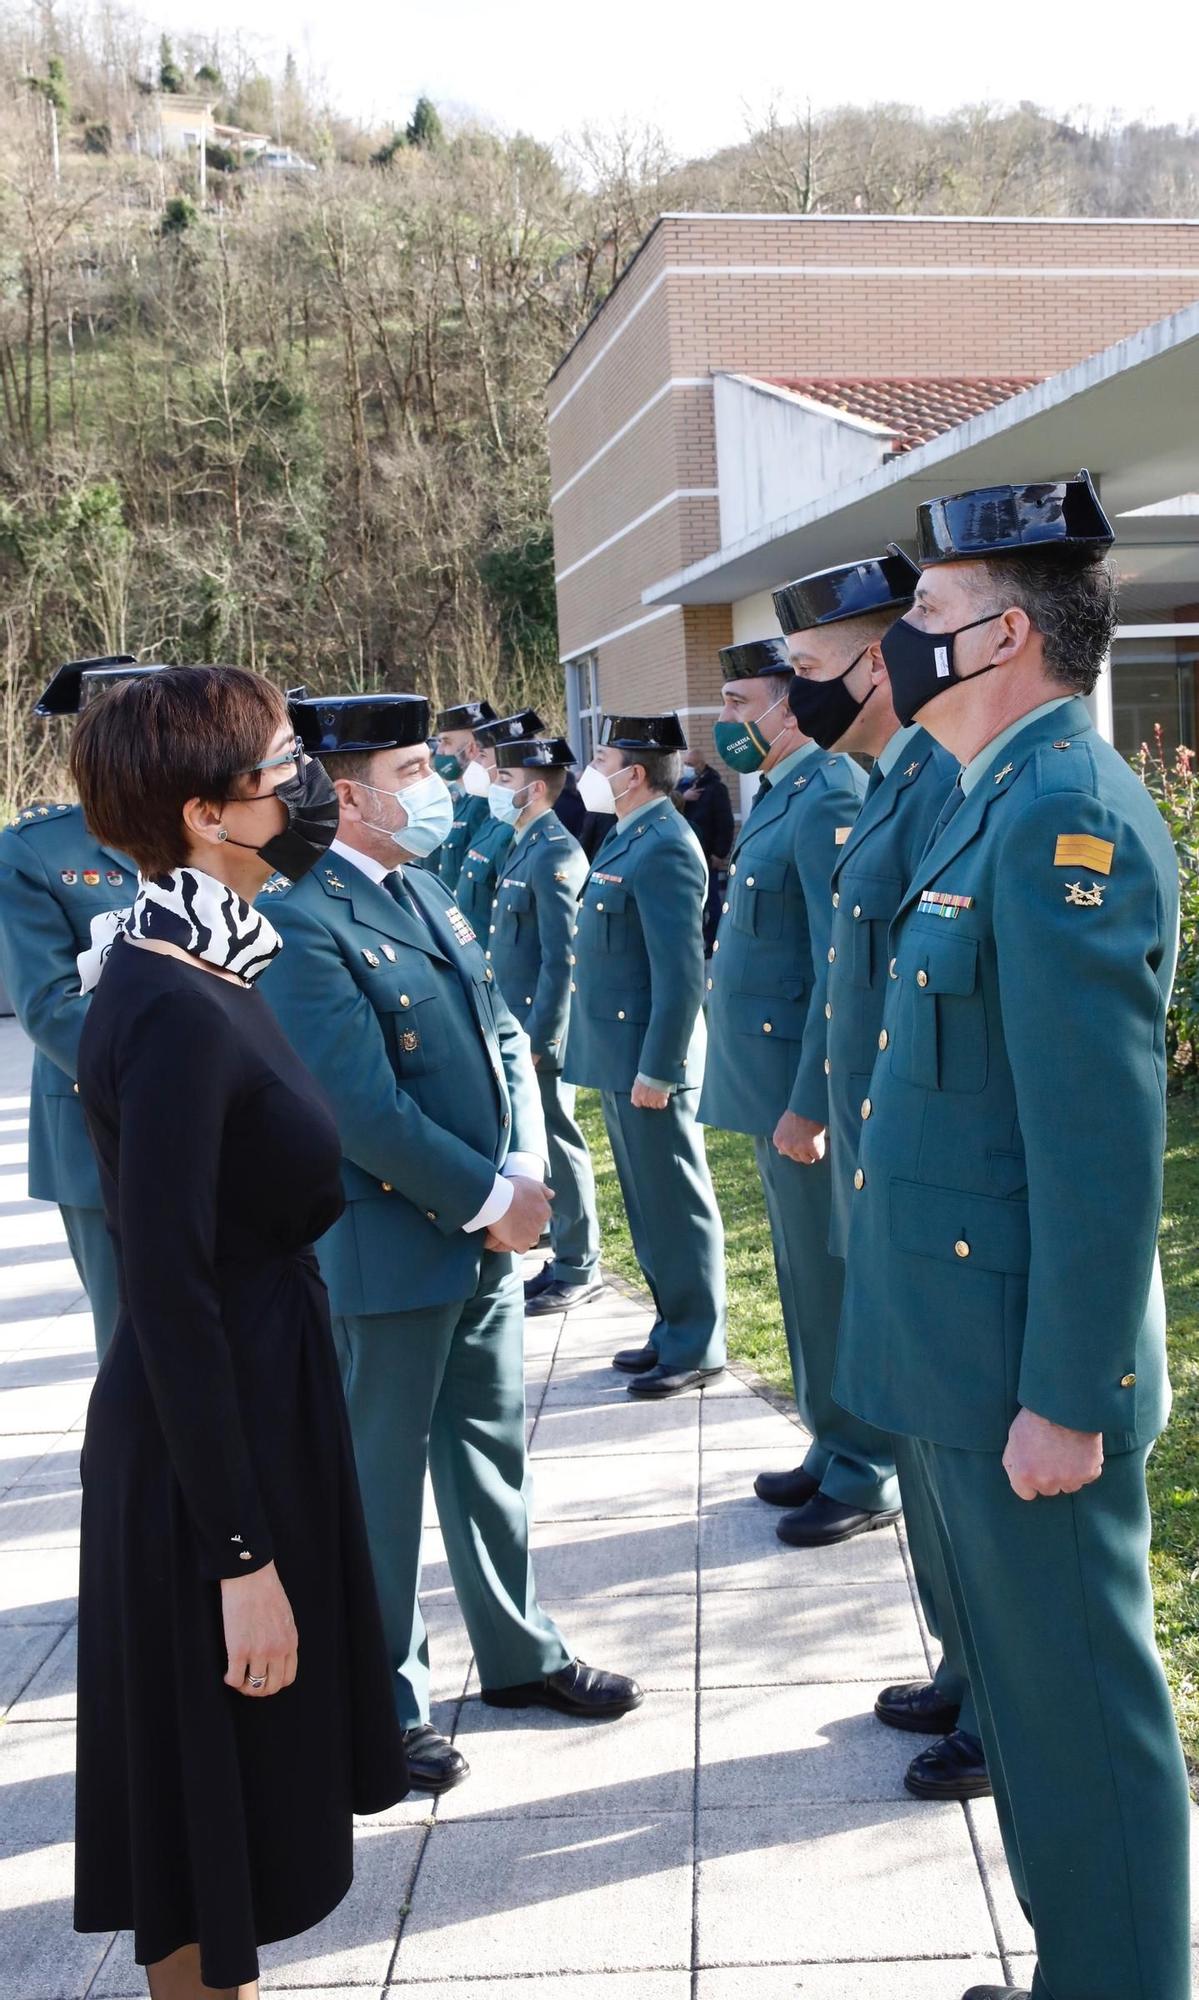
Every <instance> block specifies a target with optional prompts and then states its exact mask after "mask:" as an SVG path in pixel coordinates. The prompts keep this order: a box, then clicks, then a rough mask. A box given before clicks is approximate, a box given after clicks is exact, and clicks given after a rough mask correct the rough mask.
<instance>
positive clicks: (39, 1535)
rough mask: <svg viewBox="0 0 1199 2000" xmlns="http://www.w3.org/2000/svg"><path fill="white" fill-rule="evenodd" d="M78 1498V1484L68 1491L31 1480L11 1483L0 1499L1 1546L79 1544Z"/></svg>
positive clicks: (64, 1546) (61, 1546) (29, 1547)
mask: <svg viewBox="0 0 1199 2000" xmlns="http://www.w3.org/2000/svg"><path fill="white" fill-rule="evenodd" d="M80 1500H81V1495H80V1493H79V1489H78V1487H76V1488H75V1489H74V1491H72V1492H68V1493H59V1492H57V1491H56V1490H55V1488H54V1487H53V1486H52V1485H45V1484H38V1483H36V1482H33V1481H30V1482H28V1483H26V1482H24V1481H22V1482H21V1483H19V1484H18V1485H16V1486H14V1487H10V1489H9V1491H8V1492H7V1493H6V1494H5V1495H4V1498H3V1499H2V1500H0V1548H3V1549H5V1550H44V1549H75V1548H78V1546H79V1507H80Z"/></svg>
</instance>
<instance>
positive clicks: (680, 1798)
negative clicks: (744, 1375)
mask: <svg viewBox="0 0 1199 2000" xmlns="http://www.w3.org/2000/svg"><path fill="white" fill-rule="evenodd" d="M27 1093H28V1051H27V1047H26V1045H25V1043H24V1041H23V1038H22V1037H21V1035H20V1033H19V1031H18V1030H17V1029H16V1027H15V1024H13V1023H12V1022H9V1021H5V1022H0V1715H3V1717H4V1721H3V1723H2V1724H0V2000H85V1996H86V1997H87V2000H123V1996H133V1995H140V1994H144V1992H145V1983H144V1978H143V1976H142V1975H141V1974H140V1972H139V1971H138V1969H137V1968H136V1966H135V1965H134V1963H133V1959H132V1955H131V1952H130V1950H129V1941H128V1939H127V1938H126V1937H124V1936H117V1937H77V1936H76V1935H75V1934H74V1933H73V1931H72V1929H71V1902H70V1898H71V1827H72V1779H71V1770H72V1758H73V1702H74V1692H73V1691H74V1633H73V1618H74V1594H75V1572H76V1560H77V1553H76V1552H77V1523H78V1471H77V1468H78V1446H79V1438H80V1431H81V1427H82V1423H83V1418H84V1412H85V1408H86V1403H87V1396H88V1389H89V1383H90V1378H91V1374H92V1349H91V1327H90V1321H89V1318H88V1315H87V1310H86V1301H85V1300H84V1298H83V1297H82V1296H81V1294H80V1292H79V1287H78V1284H77V1282H76V1279H75V1273H74V1269H73V1266H72V1265H71V1262H70V1259H69V1257H68V1256H67V1252H66V1247H65V1244H64V1242H63V1240H62V1235H61V1231H60V1228H59V1224H58V1217H57V1214H56V1213H55V1211H53V1210H52V1209H47V1208H46V1207H44V1206H42V1205H39V1204H35V1203H30V1202H29V1201H27V1200H26V1198H25V1171H24V1153H25V1137H24V1135H25V1125H26V1116H27V1103H28V1095H27ZM646 1326H647V1314H646V1312H645V1310H644V1308H643V1306H642V1305H641V1303H640V1301H638V1300H637V1299H635V1298H632V1297H629V1296H626V1295H624V1294H622V1293H621V1292H617V1291H610V1292H608V1293H606V1294H605V1295H604V1297H603V1298H601V1299H600V1300H598V1301H597V1302H596V1303H595V1304H594V1305H592V1306H589V1307H586V1308H584V1309H583V1310H581V1311H579V1312H576V1313H573V1314H571V1315H570V1316H569V1317H568V1318H566V1319H565V1321H564V1320H563V1319H562V1318H561V1317H559V1318H554V1319H541V1320H532V1321H530V1322H529V1329H528V1385H529V1411H530V1428H531V1438H532V1452H533V1458H534V1469H535V1474H536V1510H537V1518H538V1526H537V1530H536V1542H535V1547H536V1553H537V1565H538V1577H539V1588H540V1593H541V1596H542V1598H543V1600H544V1601H545V1603H546V1604H547V1605H548V1606H549V1607H550V1608H551V1609H552V1610H553V1611H554V1612H555V1614H556V1615H557V1616H558V1617H559V1620H560V1622H561V1623H562V1624H563V1626H564V1628H565V1630H566V1632H567V1634H568V1637H569V1639H570V1641H571V1643H572V1644H573V1645H574V1646H575V1647H576V1648H577V1650H578V1652H579V1654H580V1655H581V1656H582V1657H583V1658H584V1659H587V1660H590V1661H592V1662H594V1663H596V1664H602V1665H612V1666H615V1667H619V1668H622V1669H625V1670H627V1671H630V1672H633V1673H636V1674H637V1675H638V1676H639V1677H640V1678H641V1679H642V1681H643V1682H644V1684H645V1686H646V1688H647V1690H648V1691H649V1694H648V1699H647V1701H646V1703H645V1706H644V1707H643V1709H641V1710H640V1711H639V1712H638V1713H637V1714H636V1715H634V1716H631V1717H628V1718H626V1719H625V1720H623V1721H620V1722H618V1723H615V1724H609V1725H606V1726H596V1725H592V1726H584V1725H581V1724H580V1725H575V1724H572V1723H571V1722H570V1721H568V1720H567V1719H566V1718H563V1717H556V1716H551V1715H550V1714H548V1713H546V1712H531V1713H528V1714H521V1713H514V1712H506V1711H502V1710H490V1709H485V1708H484V1707H483V1706H482V1704H481V1703H480V1701H479V1700H478V1684H477V1681H476V1679H475V1677H474V1674H473V1669H472V1661H471V1653H470V1646H469V1643H468V1641H467V1638H466V1635H465V1632H464V1631H463V1628H462V1625H461V1622H460V1620H459V1618H458V1615H457V1611H456V1607H455V1603H454V1597H453V1592H452V1589H451V1586H450V1582H449V1576H448V1571H447V1569H446V1564H445V1556H444V1550H443V1548H442V1545H441V1541H440V1536H439V1534H438V1531H437V1528H436V1524H435V1521H434V1520H433V1518H432V1510H431V1509H430V1525H429V1527H428V1529H427V1531H426V1541H427V1568H426V1572H425V1593H424V1595H425V1605H426V1614H427V1618H428V1623H429V1630H430V1640H431V1648H432V1656H433V1668H434V1690H435V1695H436V1698H437V1709H436V1713H435V1720H436V1721H437V1723H438V1726H439V1727H441V1728H442V1729H444V1730H445V1731H446V1732H447V1733H448V1734H451V1735H452V1736H453V1737H454V1738H455V1740H456V1741H457V1742H458V1743H459V1745H460V1746H461V1748H462V1749H463V1750H464V1752H465V1753H466V1755H467V1757H468V1758H469V1760H470V1763H471V1765H472V1767H473V1776H472V1778H471V1779H470V1781H469V1783H468V1784H466V1785H464V1786H462V1787H461V1788H460V1789H459V1790H458V1791H455V1792H452V1793H450V1794H449V1795H448V1796H447V1797H445V1798H444V1799H442V1800H441V1801H440V1802H438V1803H436V1804H435V1805H434V1804H431V1803H430V1802H429V1801H427V1800H411V1801H407V1802H405V1803H404V1804H403V1805H402V1806H399V1807H397V1808H395V1809H394V1810H393V1811H391V1812H390V1813H387V1814H385V1815H382V1816H380V1817H379V1818H378V1819H376V1820H372V1821H369V1822H366V1823H364V1824H363V1825H362V1826H361V1828H360V1831H359V1837H358V1843H357V1876H356V1880H355V1883H354V1887H353V1890H352V1892H351V1894H350V1895H349V1897H348V1898H347V1899H346V1901H345V1902H344V1903H343V1904H342V1906H341V1907H340V1909H338V1910H337V1911H336V1912H335V1913H334V1914H333V1915H332V1916H331V1917H330V1918H329V1919H328V1920H327V1922H325V1923H324V1924H322V1925H320V1926H319V1927H318V1928H317V1929H315V1930H313V1931H311V1932H309V1933H308V1934H307V1935H306V1936H304V1937H302V1938H297V1939H295V1940H293V1941H291V1942H290V1943H286V1944H282V1945H275V1946H271V1947H269V1948H267V1950H266V1951H265V1952H264V1953H263V1981H262V1986H263V1992H264V1994H272V1993H288V1994H290V1995H291V1996H292V2000H334V1996H335V1995H338V1996H344V1995H346V1994H356V1995H371V1996H373V1997H374V2000H381V1996H383V1995H384V1994H389V1995H392V1996H399V1995H409V1996H410V2000H451V1996H453V2000H461V1997H462V1995H463V1992H464V1991H465V1992H467V1993H470V1992H475V1991H477V1993H478V1996H479V2000H531V1996H534V1995H536V1996H542V2000H959V1996H960V1995H961V1993H962V1991H963V1990H964V1989H965V1988H966V1987H967V1986H969V1985H970V1984H971V1983H972V1981H974V1980H980V1979H991V1980H994V1981H1000V1980H1002V1979H1004V1978H1006V1977H1008V1976H1009V1975H1010V1976H1011V1977H1013V1978H1017V1979H1018V1978H1021V1977H1025V1978H1026V1979H1027V1977H1028V1976H1029V1975H1030V1972H1031V1966H1030V1963H1029V1960H1028V1958H1027V1956H1026V1954H1027V1953H1028V1951H1029V1948H1030V1937H1029V1932H1028V1929H1027V1926H1026V1924H1025V1923H1024V1920H1023V1918H1022V1916H1021V1914H1020V1912H1019V1910H1018V1909H1017V1907H1016V1905H1015V1903H1014V1900H1013V1898H1012V1895H1011V1892H1010V1889H1009V1887H1008V1882H1007V1876H1006V1871H1005V1869H1004V1867H1003V1862H1002V1855H1001V1852H1000V1846H999V1840H998V1835H997V1831H996V1827H995V1822H994V1815H993V1813H992V1811H991V1809H990V1806H989V1804H983V1805H975V1806H970V1807H966V1808H964V1809H963V1808H961V1807H956V1806H933V1805H927V1804H917V1803H916V1802H914V1801H912V1800H910V1799H909V1798H908V1797H907V1795H906V1794H905V1793H904V1792H903V1789H902V1786H901V1783H900V1779H901V1774H902V1771H903V1768H904V1765H905V1763H906V1761H907V1759H908V1758H909V1757H910V1756H911V1755H912V1753H913V1752H914V1750H916V1749H917V1748H918V1747H919V1742H920V1739H913V1738H911V1737H906V1736H901V1735H897V1734H896V1733H895V1732H893V1731H891V1730H887V1729H883V1728H881V1727H880V1726H879V1725H878V1724H877V1723H875V1722H874V1720H873V1718H872V1717H871V1715H870V1707H871V1703H872V1701H873V1697H874V1693H875V1691H876V1689H877V1687H878V1686H880V1685H881V1684H882V1683H883V1682H884V1681H887V1680H895V1679H903V1678H907V1677H916V1676H919V1675H922V1674H923V1673H925V1672H926V1670H927V1667H928V1664H929V1647H928V1642H927V1637H926V1635H925V1634H924V1632H923V1631H922V1628H921V1623H920V1617H919V1612H918V1609H917V1606H916V1601H915V1597H914V1592H913V1588H912V1581H911V1575H910V1569H909V1566H908V1564H907V1560H906V1555H905V1550H904V1546H903V1540H902V1536H901V1534H897V1533H896V1532H895V1531H893V1530H887V1531H885V1532H881V1533H879V1534H876V1535H872V1536H869V1537H867V1538H865V1539H864V1540H860V1541H857V1542H853V1543H850V1544H849V1545H848V1546H847V1547H845V1548H843V1549H841V1550H830V1551H826V1552H822V1553H819V1554H815V1555H812V1554H804V1553H800V1552H798V1551H793V1550H786V1549H784V1548H783V1547H782V1546H781V1545H780V1544H779V1542H778V1541H777V1540H776V1538H775V1535H774V1519H775V1517H774V1515H773V1513H772V1512H771V1510H769V1509H767V1508H764V1507H762V1506H761V1505H760V1504H759V1503H758V1502H757V1501H756V1500H754V1499H753V1497H752V1494H751V1485H752V1480H753V1475H754V1473H755V1472H757V1471H758V1470H759V1469H761V1468H763V1467H767V1466H779V1467H782V1466H788V1465H791V1464H795V1463H797V1462H798V1460H799V1459H800V1457H802V1453H803V1448H804V1444H803V1438H802V1434H801V1433H800V1432H799V1431H798V1430H797V1428H796V1425H795V1423H794V1422H793V1421H792V1419H791V1418H790V1417H789V1416H788V1415H786V1414H785V1413H784V1412H783V1411H782V1410H781V1409H780V1408H778V1407H776V1406H775V1402H774V1401H772V1400H770V1399H768V1398H767V1397H765V1396H763V1395H760V1394H758V1393H755V1391H754V1389H753V1388H752V1387H751V1386H750V1385H749V1384H748V1383H747V1382H744V1381H742V1380H740V1379H737V1378H734V1377H732V1376H730V1377H728V1378H727V1379H726V1380H725V1381H724V1382H722V1383H721V1384H720V1385H718V1386H717V1387H715V1388H713V1389H711V1390H708V1391H706V1392H705V1393H704V1395H703V1396H702V1398H700V1397H693V1398H688V1399H685V1400H682V1401H679V1402H673V1403H667V1404H663V1405H657V1406H653V1405H649V1406H634V1405H630V1404H629V1402H628V1401H627V1399H626V1397H625V1395H624V1390H623V1383H622V1381H621V1380H620V1379H619V1378H618V1377H617V1376H615V1375H614V1374H613V1372H612V1370H611V1369H610V1367H609V1366H608V1356H609V1354H610V1353H611V1352H612V1350H613V1349H614V1348H615V1347H616V1346H621V1345H628V1344H630V1343H631V1342H634V1341H637V1340H639V1339H641V1338H642V1337H643V1335H644V1331H645V1328H646Z"/></svg>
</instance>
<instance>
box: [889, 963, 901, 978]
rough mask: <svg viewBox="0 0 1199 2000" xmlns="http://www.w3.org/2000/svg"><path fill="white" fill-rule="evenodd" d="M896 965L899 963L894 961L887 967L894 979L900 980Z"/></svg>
mask: <svg viewBox="0 0 1199 2000" xmlns="http://www.w3.org/2000/svg"><path fill="white" fill-rule="evenodd" d="M896 964H897V961H896V960H895V959H892V960H891V963H890V965H889V966H888V967H887V971H888V973H889V975H890V977H891V978H892V979H898V978H899V974H898V973H897V972H896V970H895V967H896Z"/></svg>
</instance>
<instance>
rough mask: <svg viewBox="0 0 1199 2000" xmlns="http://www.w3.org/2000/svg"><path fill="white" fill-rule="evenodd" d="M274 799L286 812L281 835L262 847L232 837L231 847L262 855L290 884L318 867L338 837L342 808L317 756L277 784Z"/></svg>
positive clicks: (230, 840) (266, 841)
mask: <svg viewBox="0 0 1199 2000" xmlns="http://www.w3.org/2000/svg"><path fill="white" fill-rule="evenodd" d="M271 796H272V797H274V798H276V799H278V801H279V803H280V805H281V806H282V807H283V808H284V810H285V811H286V813H287V825H286V826H285V827H284V828H283V831H282V832H281V833H273V834H272V835H271V837H270V839H269V840H264V841H263V843H262V846H261V847H254V845H253V842H252V841H249V840H234V838H233V835H232V834H230V835H229V843H230V845H231V846H232V847H248V848H251V850H252V852H253V853H255V854H257V855H259V856H260V857H261V858H262V860H263V861H265V862H266V863H267V865H268V866H269V867H271V868H276V869H278V871H279V873H280V875H286V876H287V877H288V879H289V881H292V882H299V881H300V880H301V878H302V877H303V876H305V875H307V873H308V871H309V869H310V868H315V867H316V864H317V862H318V861H319V860H320V858H321V856H322V855H323V854H325V853H326V852H327V851H328V849H329V847H330V846H331V844H332V843H333V841H334V840H336V838H337V827H338V822H339V820H340V818H341V808H340V806H339V804H338V800H337V793H336V791H335V790H334V788H333V781H332V779H331V778H330V777H329V775H328V772H327V771H326V770H325V767H324V765H323V764H321V763H318V762H317V760H316V758H315V757H312V758H309V760H308V762H307V763H306V764H305V766H304V768H303V770H302V771H299V772H297V774H296V776H295V777H294V778H288V779H287V780H286V781H285V782H284V783H283V784H282V785H277V786H276V787H275V790H274V792H273V794H272V795H271ZM230 803H231V804H236V805H246V804H250V803H253V802H252V801H250V800H245V799H237V800H231V801H230Z"/></svg>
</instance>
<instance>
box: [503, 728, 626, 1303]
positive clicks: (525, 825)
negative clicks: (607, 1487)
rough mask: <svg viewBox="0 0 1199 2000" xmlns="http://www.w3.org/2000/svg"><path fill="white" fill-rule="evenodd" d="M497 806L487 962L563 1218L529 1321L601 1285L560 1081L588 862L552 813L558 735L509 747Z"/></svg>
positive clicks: (581, 1141) (589, 1202) (565, 764)
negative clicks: (538, 1114)
mask: <svg viewBox="0 0 1199 2000" xmlns="http://www.w3.org/2000/svg"><path fill="white" fill-rule="evenodd" d="M495 758H496V764H497V769H496V775H495V783H494V785H493V787H492V792H491V810H492V812H493V813H495V814H497V815H498V816H499V817H500V819H501V823H506V824H507V826H508V828H509V829H510V831H511V833H512V835H513V839H512V845H511V848H510V849H509V851H508V855H507V858H506V860H505V862H504V864H503V872H502V874H501V876H500V880H499V883H498V885H497V890H496V898H495V908H494V910H493V911H492V912H490V917H491V922H490V927H489V938H488V951H487V956H488V958H489V960H490V962H491V967H492V970H493V971H494V973H495V976H496V978H497V980H498V981H499V986H500V991H501V993H502V994H503V996H504V999H505V1001H506V1002H507V1004H508V1006H509V1007H510V1008H511V1010H512V1012H513V1013H514V1014H515V1016H516V1018H517V1020H518V1021H519V1022H520V1025H521V1027H522V1028H523V1029H524V1031H525V1033H526V1034H527V1035H528V1037H529V1043H530V1047H531V1049H532V1054H533V1067H534V1068H535V1069H536V1071H537V1085H538V1089H539V1090H540V1092H541V1108H542V1110H543V1112H544V1113H545V1130H546V1138H547V1140H548V1143H549V1168H550V1183H551V1185H552V1187H553V1189H554V1212H553V1215H552V1217H551V1218H550V1246H551V1255H550V1258H549V1261H548V1262H547V1263H546V1264H545V1265H543V1267H542V1269H541V1270H540V1271H539V1272H538V1273H537V1275H536V1277H533V1278H530V1279H529V1281H528V1283H527V1284H526V1285H525V1311H526V1313H530V1314H534V1315H536V1314H541V1313H551V1312H562V1311H564V1310H565V1311H569V1310H570V1308H571V1307H572V1306H579V1305H583V1304H585V1302H586V1301H587V1300H588V1299H593V1298H595V1296H596V1295H597V1293H598V1292H600V1291H601V1290H602V1289H603V1285H602V1280H601V1278H600V1269H599V1254H600V1235H599V1220H598V1217H597V1215H596V1210H595V1176H594V1174H593V1173H592V1170H591V1155H590V1153H589V1152H588V1150H587V1141H586V1139H585V1138H584V1137H583V1134H582V1133H581V1132H580V1130H579V1128H578V1125H577V1124H576V1123H575V1087H574V1085H573V1083H566V1082H565V1081H564V1080H563V1076H562V1063H563V1059H564V1057H565V1054H566V1040H567V1032H568V1025H569V1021H570V978H571V967H572V965H573V964H574V958H575V954H574V950H573V945H574V928H575V922H576V919H577V917H578V911H579V893H580V891H581V889H582V887H583V884H584V882H585V881H586V879H587V857H586V855H585V854H584V853H583V850H582V848H581V847H580V846H579V843H578V841H577V840H575V839H574V837H573V835H571V834H569V833H568V832H567V831H566V828H565V827H564V826H563V825H562V822H561V820H560V819H559V818H558V815H557V813H556V812H555V810H554V807H555V806H556V804H557V801H558V798H559V796H560V794H561V790H562V786H563V784H564V783H565V779H566V773H567V770H568V769H569V767H570V766H571V764H573V762H574V753H573V752H572V750H571V748H570V745H569V744H568V743H566V742H564V741H563V739H562V738H561V737H560V736H554V737H542V738H532V739H528V740H523V741H522V740H521V739H520V738H516V739H515V740H509V741H507V742H499V743H497V745H496V749H495Z"/></svg>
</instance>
